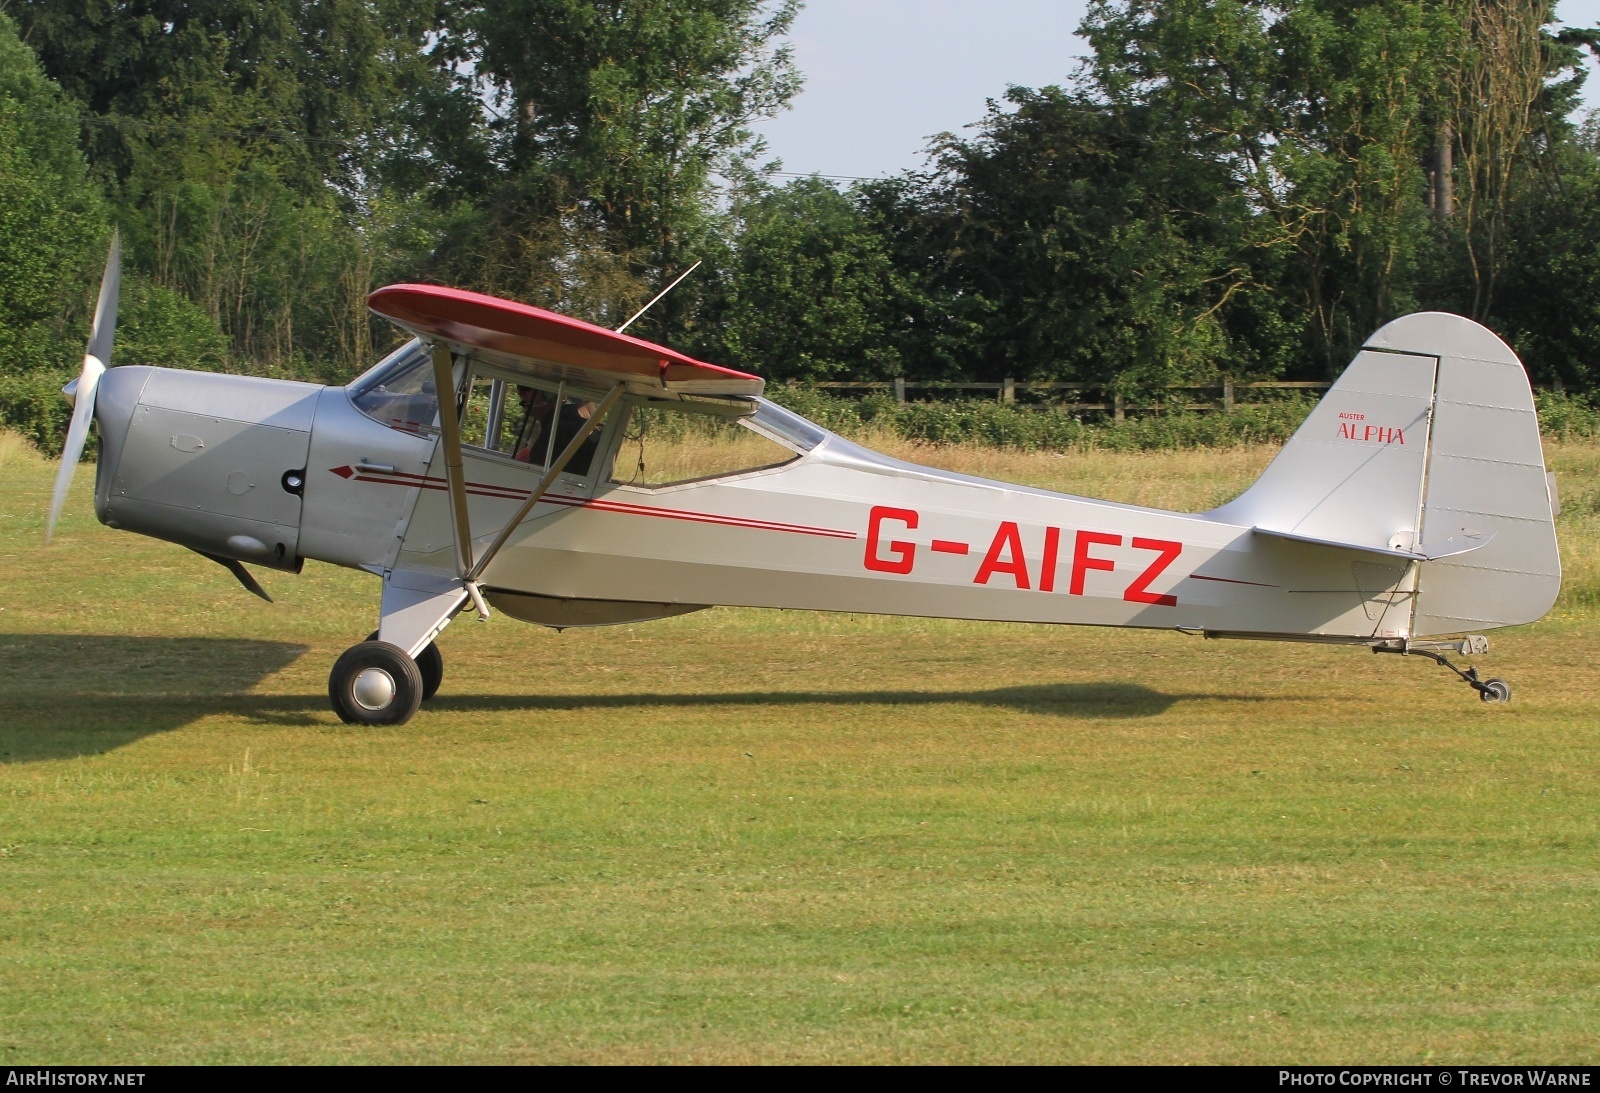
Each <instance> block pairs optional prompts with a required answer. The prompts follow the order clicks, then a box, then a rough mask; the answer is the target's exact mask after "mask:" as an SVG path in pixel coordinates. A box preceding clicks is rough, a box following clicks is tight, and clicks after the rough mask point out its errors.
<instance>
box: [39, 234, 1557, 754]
mask: <svg viewBox="0 0 1600 1093" xmlns="http://www.w3.org/2000/svg"><path fill="white" fill-rule="evenodd" d="M119 279H120V274H119V251H118V246H117V243H116V241H115V239H113V243H112V250H111V254H110V256H109V258H108V260H107V266H106V275H105V279H104V281H103V282H102V286H101V291H100V297H99V302H98V305H97V307H96V311H95V319H94V327H93V333H92V335H91V337H90V340H89V345H88V349H87V352H86V354H85V358H84V363H83V368H82V372H81V374H80V375H79V376H78V378H77V379H76V380H74V381H73V382H72V383H69V384H68V385H67V387H66V388H64V389H63V393H64V394H65V395H66V397H67V398H68V400H69V401H70V402H71V403H72V419H71V424H70V427H69V429H68V433H67V439H66V444H65V450H64V451H63V453H62V462H61V467H60V471H59V474H58V476H57V479H56V486H55V492H54V496H53V497H52V501H51V510H50V516H49V521H48V524H47V532H46V536H47V541H48V537H49V535H50V534H51V533H53V531H54V528H55V526H56V522H57V520H58V519H59V516H60V513H61V509H62V505H63V503H64V502H65V500H66V496H67V492H68V489H69V487H70V485H71V482H72V476H73V471H74V469H75V467H76V466H77V464H78V462H79V460H80V458H81V455H82V452H83V448H84V444H85V441H86V438H87V435H88V430H89V427H90V425H91V423H92V424H93V425H95V426H96V427H97V428H98V430H99V436H100V455H99V463H98V466H97V468H96V474H95V514H96V516H97V517H98V518H99V519H100V521H101V522H102V523H103V524H105V525H107V526H108V527H112V528H120V529H123V530H126V531H132V532H137V533H140V534H143V535H149V536H153V537H155V538H158V539H163V540H167V541H170V542H173V543H176V544H179V545H182V546H185V547H188V548H190V549H192V550H194V551H197V552H199V553H200V554H202V555H204V556H205V557H207V558H209V559H211V560H213V561H216V562H218V563H220V564H221V565H223V566H225V567H227V568H228V569H229V570H230V571H231V572H232V573H233V574H234V576H235V577H236V578H237V579H238V580H239V582H240V583H241V584H242V585H244V586H245V587H246V588H247V589H249V590H250V591H252V592H254V593H255V594H257V595H259V596H261V597H262V598H264V599H269V598H270V597H268V596H267V594H266V592H265V591H264V590H263V589H262V587H261V586H260V584H259V583H258V582H257V581H256V579H255V577H254V576H253V575H252V574H251V573H250V571H249V570H248V569H247V568H246V563H248V564H250V565H257V566H264V567H266V568H269V569H277V570H285V571H288V572H292V573H298V572H299V571H300V570H301V567H302V566H303V565H304V563H305V561H306V560H307V559H314V560H317V561H321V562H326V563H330V564H333V565H338V566H347V567H350V568H354V569H360V570H364V571H366V572H368V573H371V574H372V575H373V576H374V577H375V578H377V579H378V580H379V582H380V587H381V591H380V593H379V597H378V626H377V629H376V630H375V631H374V632H373V633H372V634H371V636H370V637H369V638H368V639H367V640H366V641H362V642H359V643H357V644H355V645H353V646H352V647H351V648H349V649H348V650H347V651H345V653H344V654H343V655H342V656H340V657H339V658H338V659H337V661H336V662H335V663H334V665H333V667H332V670H331V672H330V674H329V679H328V696H329V700H330V703H331V704H332V707H333V709H334V711H335V712H336V713H337V714H338V715H339V717H340V718H341V719H342V720H343V721H345V722H346V723H350V724H365V725H382V724H391V725H399V724H403V723H405V722H406V721H408V720H409V719H410V718H411V717H412V716H413V715H414V714H416V712H417V710H418V707H419V705H420V703H422V702H424V701H426V700H428V699H429V698H431V697H432V696H433V695H434V694H435V693H436V692H437V691H438V689H439V687H440V684H441V681H442V679H443V674H444V666H443V658H442V655H441V654H440V652H439V648H438V645H437V641H436V639H437V638H438V637H439V635H440V632H441V631H443V630H444V628H445V627H446V626H447V625H448V624H449V623H450V622H451V620H452V619H454V618H455V617H456V616H457V614H459V613H460V612H462V611H463V610H464V609H466V608H468V607H469V606H470V608H471V609H472V610H473V611H474V612H475V613H476V614H477V616H478V617H479V618H480V619H487V618H489V617H490V615H491V614H492V613H495V612H498V613H500V614H504V615H506V616H509V617H511V618H514V619H519V620H522V621H524V622H529V623H535V624H539V625H543V626H548V627H555V628H558V629H559V628H565V627H572V626H602V625H608V624H617V623H632V622H641V621H645V620H650V619H659V618H666V617H669V616H674V615H681V614H684V613H687V612H691V611H698V610H702V609H704V608H706V607H710V606H714V605H732V606H743V607H762V608H787V609H807V610H816V611H853V612H868V613H882V614H896V615H912V616H926V617H941V618H953V619H984V620H1005V621H1014V622H1030V623H1061V624H1078V625H1087V626H1117V627H1139V628H1146V629H1152V630H1171V631H1180V632H1182V633H1186V634H1192V635H1198V636H1203V637H1206V638H1251V639H1263V640H1272V641H1298V642H1313V643H1319V644H1326V645H1345V646H1356V647H1365V648H1368V649H1371V650H1372V651H1373V652H1377V653H1397V654H1405V655H1419V656H1422V657H1426V658H1428V659H1430V660H1432V661H1435V662H1437V663H1439V664H1441V665H1443V666H1445V667H1446V668H1448V669H1450V670H1451V671H1452V672H1454V673H1455V674H1456V675H1457V676H1459V677H1460V679H1461V680H1463V681H1464V682H1466V683H1467V684H1469V685H1470V686H1471V687H1472V688H1473V690H1474V691H1476V693H1477V694H1478V695H1479V697H1480V698H1481V699H1482V700H1483V701H1485V702H1505V701H1508V700H1509V699H1510V697H1511V690H1510V687H1509V685H1508V684H1507V683H1506V682H1505V681H1504V680H1502V679H1487V680H1485V679H1480V678H1479V675H1478V672H1477V670H1476V669H1475V668H1471V667H1469V668H1465V669H1463V668H1461V667H1459V666H1457V665H1456V664H1455V663H1454V662H1453V661H1451V660H1450V656H1451V655H1457V656H1468V657H1477V656H1480V655H1482V654H1484V653H1486V652H1487V650H1488V642H1487V640H1486V639H1485V638H1484V637H1483V636H1482V635H1481V634H1480V633H1477V631H1481V630H1485V629H1490V628H1494V627H1502V626H1510V625H1515V624H1519V623H1527V622H1532V621H1534V620H1536V619H1538V618H1540V617H1541V616H1543V615H1544V614H1545V612H1546V611H1548V610H1549V608H1550V607H1551V605H1552V604H1553V603H1554V601H1555V598H1556V595H1557V593H1558V592H1559V590H1560V586H1561V565H1560V557H1559V555H1558V552H1557V547H1556V536H1555V525H1554V514H1555V501H1554V496H1555V494H1554V480H1553V478H1552V477H1551V476H1549V475H1548V474H1547V472H1546V470H1545V465H1544V457H1543V451H1542V448H1541V445H1540V438H1539V428H1538V419H1537V416H1536V414H1535V411H1534V403H1533V395H1532V391H1531V389H1530V386H1529V383H1528V378H1527V375H1526V373H1525V371H1524V370H1523V367H1522V365H1521V363H1520V362H1519V361H1518V360H1517V357H1516V355H1515V354H1514V353H1513V352H1512V351H1511V349H1510V348H1509V347H1508V346H1507V345H1506V344H1505V343H1504V342H1502V341H1501V340H1500V339H1499V338H1497V337H1496V336H1495V335H1494V334H1492V333H1491V332H1490V331H1488V330H1487V329H1485V328H1484V327H1482V326H1480V325H1478V324H1477V323H1474V322H1472V321H1470V320H1468V319H1465V318H1462V317H1460V316H1456V315H1449V314H1443V313H1421V314H1414V315H1408V316H1406V317H1404V318H1400V319H1396V320H1395V321H1393V322H1390V323H1389V324H1388V325H1386V326H1384V327H1383V328H1382V329H1380V330H1379V331H1378V332H1377V333H1375V334H1374V335H1373V336H1372V337H1371V338H1370V339H1369V340H1368V341H1367V343H1366V344H1365V346H1363V348H1362V349H1361V351H1360V352H1359V353H1358V354H1357V355H1356V357H1355V359H1354V360H1353V361H1352V362H1351V363H1350V365H1349V367H1348V368H1346V369H1345V371H1344V372H1343V374H1342V375H1341V376H1340V377H1339V379H1338V381H1337V382H1336V383H1335V384H1334V385H1333V387H1332V388H1331V389H1330V390H1329V391H1328V392H1327V394H1326V395H1325V397H1324V398H1323V399H1322V400H1321V401H1320V402H1319V403H1318V404H1317V406H1316V407H1315V408H1314V409H1313V410H1312V412H1311V414H1310V416H1309V417H1308V418H1307V419H1306V421H1305V423H1304V424H1303V425H1302V426H1301V427H1300V429H1299V430H1298V431H1297V432H1296V433H1295V434H1294V435H1293V437H1292V438H1291V439H1290V440H1289V441H1288V442H1287V443H1286V444H1285V445H1284V446H1283V448H1282V450H1281V451H1280V452H1279V454H1278V455H1277V456H1276V457H1275V458H1274V460H1273V461H1272V463H1271V464H1270V465H1269V466H1268V467H1267V468H1266V470H1265V471H1264V472H1263V474H1262V475H1261V477H1260V478H1259V479H1258V480H1257V481H1256V482H1255V483H1254V484H1253V485H1252V486H1250V487H1249V488H1248V489H1247V490H1246V491H1245V492H1244V493H1243V494H1242V495H1241V496H1239V497H1238V498H1236V499H1235V500H1233V501H1230V502H1228V503H1227V504H1224V505H1222V506H1221V507H1220V508H1215V509H1212V510H1210V511H1208V512H1199V513H1177V512H1166V511H1161V510H1157V509H1150V508H1141V507H1138V506H1134V505H1125V504H1117V503H1114V502H1110V501H1098V500H1093V499H1090V498H1083V497H1072V496H1067V495H1064V494H1059V493H1053V492H1050V491H1048V490H1043V489H1035V488H1032V487H1028V486H1019V485H1011V484H1007V483H1004V482H997V481H989V480H985V479H981V478H975V477H970V476H967V475H962V474H954V473H951V472H948V471H941V470H935V469H932V468H929V467H923V466H918V465H916V464H913V463H909V462H904V461H901V460H898V459H892V458H889V457H887V456H884V455H880V454H878V453H876V452H873V451H870V450H868V449H867V448H864V447H862V446H860V445H858V444H855V443H853V442H851V441H849V440H847V439H845V438H844V437H841V436H839V435H837V434H835V433H832V432H830V431H829V430H827V429H825V428H823V427H821V426H819V425H817V424H815V423H813V422H811V421H809V420H807V419H805V418H803V417H801V416H799V415H798V414H795V413H793V412H791V411H789V410H786V409H784V408H783V407H781V406H779V405H777V404H776V403H774V402H771V401H769V400H767V399H765V398H763V397H762V392H763V381H762V380H761V378H760V377H758V376H755V375H751V374H748V373H745V372H740V371H735V370H732V369H729V368H723V367H719V366H717V365H714V364H709V363H706V362H703V361H699V360H696V359H693V358H691V357H689V356H686V355H684V354H682V353H679V352H677V351H675V350H672V349H669V348H667V347H664V346H661V345H655V344H652V343H650V342H648V341H644V340H641V339H638V338H634V337H631V336H629V335H627V334H626V333H623V332H621V331H620V330H618V331H613V330H608V329H606V328H604V327H600V326H596V325H593V324H590V323H586V322H582V321H580V320H577V319H573V318H569V317H566V316H562V315H559V314H555V313H552V312H549V311H544V310H541V309H539V308H536V307H530V306H527V305H524V304H520V303H516V302H513V301H509V300H504V299H498V298H495V297H491V296H485V295H480V294H478V293H474V292H467V291H463V290H458V289H452V288H445V287H440V286H435V285H420V284H400V285H390V286H388V287H385V288H380V289H378V290H377V291H375V292H373V293H372V294H371V296H370V297H369V299H368V304H369V306H370V308H371V310H372V311H373V312H374V313H375V314H377V315H380V316H382V317H383V318H385V319H387V320H389V321H390V322H393V323H394V324H396V325H397V326H399V327H400V328H401V329H402V330H404V331H405V332H407V333H409V334H410V335H412V337H411V339H410V340H409V341H407V342H406V343H405V344H403V345H402V346H401V347H400V348H398V349H396V350H395V351H394V352H392V353H390V354H389V355H387V356H386V357H384V358H383V359H382V360H381V361H379V362H378V363H377V364H376V365H374V366H373V367H372V368H371V369H369V370H368V371H367V372H365V373H364V374H362V375H361V376H359V377H358V378H357V379H355V380H354V381H353V382H351V383H349V384H347V385H345V386H319V385H316V384H311V383H300V382H294V381H288V380H272V379H263V378H259V377H253V376H235V375H221V374H215V373H208V372H192V371H184V370H177V369H168V368H153V367H146V366H141V365H128V366H123V367H117V368H109V369H108V368H107V365H109V363H110V359H111V349H112V343H113V338H114V328H115V323H116V305H117V292H118V283H119ZM647 306H648V305H647ZM630 321H631V320H630ZM624 326H626V324H624ZM441 392H447V393H448V394H449V397H448V398H445V399H443V400H441V399H440V397H439V395H440V393H441ZM672 429H679V430H680V431H681V430H685V429H688V430H698V431H699V432H700V433H707V434H709V433H727V434H729V435H731V436H734V437H738V438H742V440H741V442H740V443H738V444H731V445H723V446H722V447H721V448H719V449H718V450H719V451H722V452H724V453H733V454H732V455H731V456H729V458H728V459H726V460H725V465H723V466H720V467H716V468H713V473H709V474H707V473H688V472H680V473H674V472H673V470H672V468H671V467H670V466H657V467H655V468H654V473H652V467H651V466H650V464H653V462H654V461H653V460H651V459H650V458H649V455H650V453H649V452H648V451H647V447H646V445H647V438H648V437H649V434H650V432H651V431H652V430H654V431H657V432H659V431H662V430H666V431H668V432H670V431H671V430H672ZM697 435H698V434H697ZM757 449H760V450H757ZM1085 458H1092V457H1085ZM690 470H693V468H691V469H690Z"/></svg>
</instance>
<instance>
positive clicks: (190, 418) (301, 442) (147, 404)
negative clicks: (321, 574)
mask: <svg viewBox="0 0 1600 1093" xmlns="http://www.w3.org/2000/svg"><path fill="white" fill-rule="evenodd" d="M321 390H322V388H320V387H318V386H316V385H315V384H309V383H297V382H293V381H289V380H269V379H262V378H259V377H255V376H227V375H219V374H216V373H211V372H185V371H179V370H176V369H169V368H146V367H140V366H132V367H123V368H113V369H111V370H109V371H107V372H106V373H105V375H104V376H103V377H102V378H101V381H100V386H99V392H98V395H97V397H96V402H95V421H96V424H97V425H98V426H99V429H100V445H101V448H100V461H99V467H98V469H97V470H96V474H95V515H97V516H98V517H99V518H100V522H101V523H103V524H105V525H107V526H108V527H114V528H121V529H124V530H127V531H135V532H138V533H140V534H142V535H150V536H153V537H155V538H157V539H165V540H167V541H169V542H173V543H178V544H180V545H182V546H186V547H190V548H191V549H194V550H198V551H201V552H202V553H206V554H214V555H218V556H220V557H224V558H236V559H238V560H240V561H244V562H251V563H254V564H257V565H264V566H270V567H272V568H275V569H286V570H291V571H293V570H298V569H299V567H300V564H301V560H300V554H299V550H298V546H299V536H300V515H301V495H302V492H303V490H304V486H305V468H306V455H307V452H308V451H309V449H310V444H311V425H312V419H313V416H314V414H315V410H316V404H317V396H318V394H319V393H320V392H321Z"/></svg>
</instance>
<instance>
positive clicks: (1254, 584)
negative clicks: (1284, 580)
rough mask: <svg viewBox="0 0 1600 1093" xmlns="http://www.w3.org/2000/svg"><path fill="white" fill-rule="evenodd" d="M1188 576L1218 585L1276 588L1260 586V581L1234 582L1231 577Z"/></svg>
mask: <svg viewBox="0 0 1600 1093" xmlns="http://www.w3.org/2000/svg"><path fill="white" fill-rule="evenodd" d="M1189 576H1191V577H1193V578H1194V579H1195V580H1197V581H1216V582H1218V583H1219V584H1247V585H1250V586H1251V587H1253V588H1277V587H1278V586H1277V585H1275V584H1262V583H1261V582H1260V581H1236V580H1234V579H1233V578H1232V577H1207V576H1205V575H1204V574H1201V573H1191V574H1189Z"/></svg>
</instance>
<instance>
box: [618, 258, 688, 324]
mask: <svg viewBox="0 0 1600 1093" xmlns="http://www.w3.org/2000/svg"><path fill="white" fill-rule="evenodd" d="M704 261H705V259H704V258H702V259H700V260H699V261H697V262H695V264H694V265H692V266H690V267H689V268H688V269H686V270H684V271H683V272H682V273H680V274H678V277H677V280H675V281H673V282H672V284H670V285H668V286H667V287H666V288H664V289H662V290H661V291H660V292H658V293H656V297H655V299H654V300H651V301H650V302H649V303H648V304H645V305H644V306H643V307H641V308H640V309H639V310H638V311H635V312H634V313H633V319H637V318H638V317H639V316H641V315H643V314H644V313H645V312H646V311H649V310H650V309H651V308H653V307H655V306H656V304H657V303H658V302H659V301H660V300H661V297H663V296H665V295H666V294H667V293H669V292H671V291H672V290H673V289H675V288H677V287H678V281H681V280H683V279H684V278H685V277H687V276H689V274H691V273H693V272H694V271H695V270H697V269H699V268H700V263H701V262H704ZM633 319H629V320H628V321H627V322H625V323H623V324H622V325H621V326H619V327H617V330H616V332H617V333H618V334H621V333H622V332H623V331H624V330H626V329H628V327H630V326H632V325H633Z"/></svg>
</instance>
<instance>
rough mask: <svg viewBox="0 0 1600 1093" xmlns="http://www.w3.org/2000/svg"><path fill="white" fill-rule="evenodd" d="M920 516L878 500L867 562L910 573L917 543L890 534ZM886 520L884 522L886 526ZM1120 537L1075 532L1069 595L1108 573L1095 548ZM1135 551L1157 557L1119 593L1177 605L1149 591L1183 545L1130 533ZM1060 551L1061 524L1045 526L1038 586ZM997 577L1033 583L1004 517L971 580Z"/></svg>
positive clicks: (963, 550)
mask: <svg viewBox="0 0 1600 1093" xmlns="http://www.w3.org/2000/svg"><path fill="white" fill-rule="evenodd" d="M920 520H921V516H920V515H919V514H918V513H917V511H916V510H915V509H899V508H892V507H890V506H888V505H878V506H876V507H874V508H873V510H872V513H871V515H870V516H869V517H868V518H867V552H866V557H865V558H864V559H863V564H865V566H866V567H867V568H868V569H870V570H872V571H874V572H877V573H910V572H911V570H912V568H913V567H914V566H915V565H916V561H917V544H916V543H914V542H911V541H909V540H906V539H895V538H892V536H893V535H895V534H896V533H897V532H900V531H901V530H902V529H903V530H905V531H913V530H915V529H916V527H917V525H918V523H919V522H920ZM886 525H887V526H886ZM1122 543H1123V537H1122V536H1121V535H1118V534H1116V533H1115V532H1109V531H1089V530H1080V531H1078V532H1077V533H1076V534H1075V535H1074V537H1073V543H1072V568H1071V570H1070V574H1069V577H1068V582H1067V592H1068V594H1069V595H1073V596H1082V595H1084V586H1085V583H1086V581H1087V579H1088V575H1089V573H1090V572H1091V571H1099V572H1105V573H1112V572H1115V571H1116V568H1117V563H1116V562H1115V561H1114V560H1113V559H1111V558H1106V557H1102V556H1100V555H1099V554H1097V553H1095V552H1094V551H1095V548H1096V547H1120V546H1122ZM1129 545H1130V546H1132V547H1133V549H1135V550H1151V551H1154V552H1155V554H1156V557H1155V558H1154V559H1153V560H1152V561H1151V562H1150V564H1149V565H1147V566H1145V567H1144V569H1143V570H1141V571H1140V573H1139V575H1138V576H1137V577H1135V578H1134V579H1133V581H1132V582H1131V583H1130V584H1129V585H1128V586H1127V587H1126V588H1125V589H1123V592H1122V598H1123V599H1125V600H1127V601H1128V602H1129V603H1149V604H1155V605H1157V606H1159V607H1176V606H1177V605H1178V598H1177V597H1176V596H1174V595H1172V594H1171V593H1161V592H1151V591H1150V586H1151V585H1152V584H1154V583H1155V581H1156V579H1157V578H1159V577H1160V576H1161V574H1163V573H1165V572H1166V570H1167V568H1168V567H1169V566H1171V565H1172V563H1173V562H1175V561H1177V560H1178V556H1179V555H1180V554H1182V553H1183V544H1182V543H1178V542H1173V541H1172V540H1169V539H1146V538H1144V537H1142V536H1137V535H1136V536H1134V537H1133V539H1132V540H1131V541H1130V543H1129ZM932 548H933V549H934V550H935V551H937V552H939V553H942V554H957V555H965V554H967V553H968V551H967V544H965V543H960V542H955V541H952V540H945V539H935V540H933V542H932ZM1060 553H1061V529H1060V528H1054V527H1047V528H1045V529H1044V554H1043V556H1042V557H1041V559H1040V570H1039V580H1038V589H1039V591H1040V592H1053V591H1055V587H1056V568H1057V565H1058V562H1059V556H1060ZM997 579H998V580H999V581H1000V587H1006V586H1007V585H1009V586H1011V587H1015V588H1018V589H1028V588H1031V587H1033V584H1032V582H1031V580H1030V578H1029V573H1028V560H1027V556H1026V555H1025V554H1024V553H1023V549H1022V529H1021V528H1019V527H1018V526H1017V524H1016V523H1015V522H1014V521H1011V520H1005V521H1002V522H1001V524H1000V526H999V527H998V528H997V529H996V530H995V533H994V538H993V540H992V541H991V542H990V543H989V548H988V550H986V551H985V552H984V555H983V561H982V562H980V563H979V565H978V570H977V573H976V574H975V575H974V576H973V578H972V583H974V584H981V585H989V584H990V583H991V581H996V580H997Z"/></svg>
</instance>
